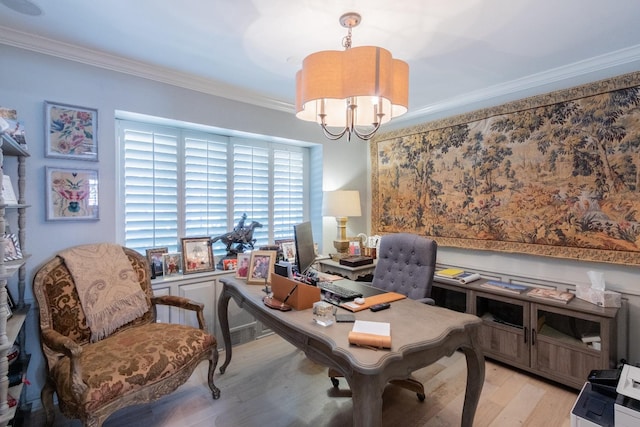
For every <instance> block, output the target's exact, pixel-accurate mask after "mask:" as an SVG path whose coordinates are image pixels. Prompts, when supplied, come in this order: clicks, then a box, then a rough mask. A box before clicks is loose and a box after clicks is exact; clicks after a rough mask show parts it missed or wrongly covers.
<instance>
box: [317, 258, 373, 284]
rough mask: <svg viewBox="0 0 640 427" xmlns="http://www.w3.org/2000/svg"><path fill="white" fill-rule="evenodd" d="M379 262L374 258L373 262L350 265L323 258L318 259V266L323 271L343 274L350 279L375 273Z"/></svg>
mask: <svg viewBox="0 0 640 427" xmlns="http://www.w3.org/2000/svg"><path fill="white" fill-rule="evenodd" d="M377 263H378V260H377V259H374V260H373V264H367V265H361V266H359V267H349V266H347V265H342V264H340V263H339V262H336V261H333V260H332V259H323V260H319V261H318V266H319V269H320V271H321V272H322V273H329V274H337V275H338V276H342V277H345V278H347V279H350V280H358V278H360V277H365V276H367V275H371V274H373V271H374V270H375V269H376V264H377Z"/></svg>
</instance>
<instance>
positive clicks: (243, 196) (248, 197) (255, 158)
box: [233, 145, 271, 247]
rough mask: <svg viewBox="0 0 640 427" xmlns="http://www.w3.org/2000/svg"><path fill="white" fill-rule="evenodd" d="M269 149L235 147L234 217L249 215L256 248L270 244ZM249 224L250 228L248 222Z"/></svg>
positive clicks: (244, 146)
mask: <svg viewBox="0 0 640 427" xmlns="http://www.w3.org/2000/svg"><path fill="white" fill-rule="evenodd" d="M269 181H270V179H269V150H267V149H265V148H262V147H254V146H249V145H235V146H234V147H233V217H234V218H240V217H242V215H243V214H245V213H246V214H247V218H248V219H249V220H251V221H257V222H259V223H260V224H261V225H262V227H260V228H255V229H254V232H253V238H254V239H256V244H255V246H256V247H259V246H262V245H266V244H268V243H269V228H270V227H269V199H270V197H271V194H270V192H269ZM245 225H247V226H248V225H249V223H248V222H247V223H246V224H245Z"/></svg>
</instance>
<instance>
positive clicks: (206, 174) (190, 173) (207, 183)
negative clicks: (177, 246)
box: [184, 135, 229, 237]
mask: <svg viewBox="0 0 640 427" xmlns="http://www.w3.org/2000/svg"><path fill="white" fill-rule="evenodd" d="M184 144H185V148H184V161H185V165H184V197H185V199H184V224H185V231H184V235H185V237H198V236H219V235H221V234H223V233H225V232H226V231H228V230H229V221H228V219H227V187H228V183H227V147H228V146H229V143H228V138H226V137H221V136H217V135H208V136H207V135H203V136H199V137H186V138H185V139H184Z"/></svg>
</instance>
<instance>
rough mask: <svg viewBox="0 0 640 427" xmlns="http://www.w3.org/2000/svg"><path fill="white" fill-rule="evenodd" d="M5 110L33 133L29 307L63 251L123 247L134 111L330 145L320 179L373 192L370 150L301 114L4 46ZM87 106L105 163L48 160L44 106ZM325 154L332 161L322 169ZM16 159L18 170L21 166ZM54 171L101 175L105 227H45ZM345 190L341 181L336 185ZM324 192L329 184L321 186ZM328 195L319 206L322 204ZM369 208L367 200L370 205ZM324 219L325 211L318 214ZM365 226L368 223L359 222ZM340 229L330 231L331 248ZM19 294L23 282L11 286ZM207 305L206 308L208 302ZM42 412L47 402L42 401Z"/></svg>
mask: <svg viewBox="0 0 640 427" xmlns="http://www.w3.org/2000/svg"><path fill="white" fill-rule="evenodd" d="M0 61H1V66H0V106H3V107H10V108H14V109H16V110H18V114H19V117H20V120H21V121H23V122H24V124H25V128H26V138H27V143H28V147H29V151H30V152H31V157H29V158H28V159H27V186H26V194H27V202H28V203H29V204H30V205H31V207H30V208H29V209H28V210H27V244H26V245H25V246H26V248H25V250H26V252H29V253H31V258H30V259H29V262H28V269H27V292H26V300H27V302H28V303H29V302H32V300H33V296H32V292H31V281H32V278H33V274H34V272H35V270H36V267H37V266H38V265H40V264H41V263H42V262H44V261H45V260H46V259H48V258H49V257H51V256H52V255H53V254H55V253H56V252H57V251H59V250H61V249H63V248H66V247H70V246H74V245H80V244H85V243H93V242H119V243H121V242H122V237H121V236H116V233H117V230H118V229H119V227H117V225H118V221H120V219H119V218H118V217H117V216H116V213H117V212H116V206H117V205H118V200H117V191H116V186H115V183H116V176H115V173H116V130H115V122H114V119H115V112H116V111H129V112H135V113H141V114H147V115H151V116H157V117H163V118H170V119H176V120H182V121H186V122H191V123H197V124H203V125H209V126H215V127H219V128H225V129H233V130H239V131H244V132H250V133H255V134H260V135H270V136H277V137H281V138H287V139H293V140H302V141H307V142H316V143H320V144H322V146H321V147H318V148H317V149H315V150H314V152H315V154H314V155H313V156H312V158H314V159H315V162H316V163H315V166H316V170H315V172H314V174H313V176H312V179H314V180H316V182H317V180H322V179H323V178H322V177H327V176H329V177H331V176H334V177H336V176H337V177H339V176H341V175H343V174H344V171H345V170H349V174H348V176H349V181H348V182H345V183H346V184H348V185H349V189H355V190H360V191H361V193H362V194H363V195H364V194H366V190H367V177H368V175H367V155H366V144H364V143H360V144H356V143H351V144H345V143H341V142H330V141H327V140H325V139H324V137H323V136H322V133H321V131H320V129H319V127H318V126H317V125H315V124H313V123H308V122H302V121H300V120H298V119H296V118H295V117H294V115H293V114H289V113H285V112H278V111H274V110H270V109H265V108H260V107H256V106H252V105H248V104H243V103H239V102H235V101H230V100H227V99H223V98H218V97H214V96H211V95H206V94H202V93H199V92H195V91H191V90H186V89H182V88H178V87H175V86H171V85H168V84H163V83H158V82H154V81H149V80H145V79H142V78H138V77H133V76H130V75H125V74H122V73H117V72H113V71H109V70H104V69H100V68H95V67H92V66H88V65H84V64H80V63H76V62H71V61H67V60H62V59H57V58H53V57H50V56H47V55H41V54H37V53H34V52H30V51H26V50H22V49H17V48H13V47H9V46H5V45H1V44H0ZM45 100H47V101H53V102H59V103H65V104H72V105H79V106H84V107H91V108H97V109H98V115H99V124H98V144H99V162H98V163H96V162H86V161H74V160H60V159H50V158H45V157H44V142H43V141H44V105H43V104H44V101H45ZM318 154H321V155H322V157H323V158H324V162H323V163H322V164H318V162H319V160H318ZM11 162H12V161H11V159H8V164H7V165H6V167H7V168H8V170H10V171H14V170H15V169H11V168H13V167H14V164H15V162H13V164H12V163H11ZM46 166H58V167H65V166H70V167H86V168H97V169H98V170H99V180H100V184H99V204H100V220H99V221H97V222H75V223H61V222H47V221H45V194H44V186H45V175H44V169H45V167H46ZM333 181H335V182H337V183H338V184H340V183H341V181H340V180H339V179H337V180H336V179H333V180H332V182H333ZM319 187H320V188H321V187H322V185H321V183H320V185H319ZM321 196H322V195H321V193H318V192H317V193H315V194H313V197H312V200H313V202H314V203H315V204H316V205H321V203H322V197H321ZM363 203H366V201H363ZM317 212H319V211H317ZM313 220H314V234H315V235H316V236H318V237H319V238H321V239H322V240H321V242H320V243H322V242H323V240H324V232H323V231H324V230H323V229H322V223H323V221H322V218H321V217H320V216H319V215H317V214H316V216H315V217H314V218H313ZM354 225H355V226H358V227H362V228H361V229H358V232H359V231H364V227H365V226H366V224H365V222H364V221H363V220H361V223H360V224H358V223H354ZM120 228H121V227H120ZM333 233H334V228H331V229H330V230H329V237H328V239H329V241H331V239H332V238H333ZM9 288H10V289H11V290H12V293H13V292H16V294H17V291H16V290H15V283H12V282H10V284H9ZM204 303H205V304H206V301H204ZM34 314H35V312H34V310H32V315H30V316H29V319H28V321H27V336H28V342H27V349H28V351H29V352H30V353H31V354H32V355H33V356H32V359H31V361H32V363H31V364H30V366H29V372H28V378H29V380H30V381H31V383H32V385H31V386H30V387H28V389H27V400H29V401H32V400H36V399H39V394H40V388H41V384H42V378H43V372H44V371H43V366H42V363H43V361H42V358H41V354H40V347H39V342H38V339H37V337H38V326H37V323H36V321H35V317H34ZM36 403H37V404H36V406H38V404H39V402H36Z"/></svg>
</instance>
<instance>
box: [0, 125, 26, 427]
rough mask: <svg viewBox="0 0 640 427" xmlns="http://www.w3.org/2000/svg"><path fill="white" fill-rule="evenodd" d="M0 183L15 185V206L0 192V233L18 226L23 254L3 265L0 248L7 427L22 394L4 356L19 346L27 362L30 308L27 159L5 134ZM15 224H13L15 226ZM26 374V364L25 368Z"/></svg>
mask: <svg viewBox="0 0 640 427" xmlns="http://www.w3.org/2000/svg"><path fill="white" fill-rule="evenodd" d="M0 142H1V143H2V145H0V167H2V169H1V170H0V182H2V176H1V175H4V174H7V175H9V176H10V177H11V181H12V183H14V184H13V185H15V183H17V186H18V188H17V190H18V192H17V196H18V204H17V205H15V204H12V205H7V204H6V203H5V201H4V197H3V196H2V193H1V192H0V230H1V231H2V232H3V233H2V234H3V235H4V230H6V226H7V224H9V223H10V224H11V226H12V228H13V227H14V226H17V231H18V232H17V236H18V242H19V244H20V248H21V251H22V259H19V260H15V261H8V262H5V261H4V245H0V427H3V426H6V425H7V424H9V423H10V422H11V420H13V418H14V417H15V414H16V411H17V409H18V407H19V406H20V402H19V399H20V397H21V393H22V383H20V384H18V385H16V386H13V387H11V388H9V378H8V373H9V362H8V359H7V354H8V353H9V351H10V350H11V348H12V347H13V345H14V343H16V341H17V343H18V344H19V346H20V354H19V356H18V357H19V358H20V359H21V360H22V361H27V360H28V355H27V354H26V353H25V351H24V350H25V349H24V333H23V332H22V331H23V328H22V327H23V325H24V322H25V320H26V317H27V313H28V311H29V307H28V306H26V305H25V303H24V291H25V280H26V261H27V259H28V255H27V254H26V253H25V252H24V250H25V234H26V233H25V231H26V208H28V207H29V206H28V205H27V204H26V200H25V184H26V182H25V176H26V158H27V157H29V152H28V151H27V148H26V146H24V145H20V144H18V143H17V142H16V141H15V140H14V139H13V138H11V137H10V136H9V135H7V134H0ZM6 157H16V158H17V170H16V171H8V170H6V168H5V158H6ZM14 222H15V223H14ZM16 275H17V279H18V299H17V300H16V301H14V302H15V306H14V307H13V308H12V316H11V317H9V309H8V303H7V302H8V298H7V283H8V281H9V279H12V278H14V277H15V276H16ZM24 369H25V370H26V363H25V364H24ZM9 395H10V396H11V397H12V398H14V399H16V400H17V401H18V403H17V404H16V405H14V406H11V407H10V406H9V398H8V397H9Z"/></svg>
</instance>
